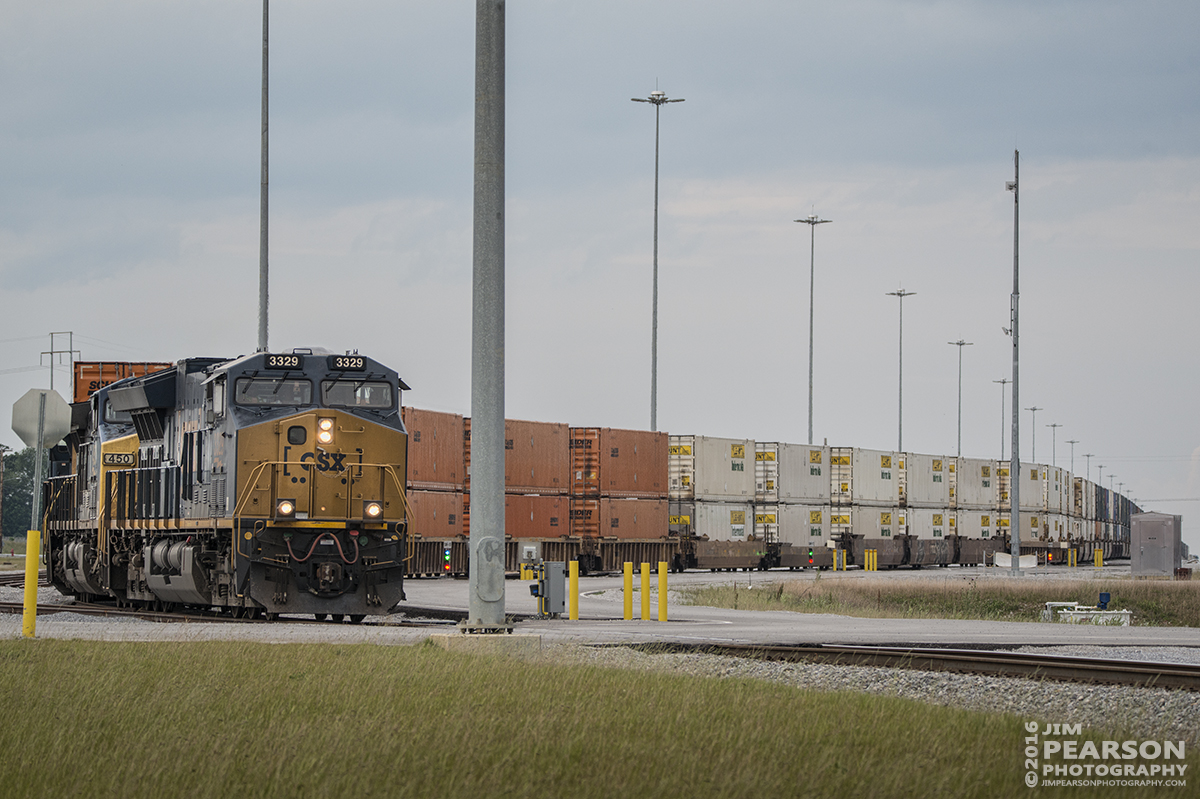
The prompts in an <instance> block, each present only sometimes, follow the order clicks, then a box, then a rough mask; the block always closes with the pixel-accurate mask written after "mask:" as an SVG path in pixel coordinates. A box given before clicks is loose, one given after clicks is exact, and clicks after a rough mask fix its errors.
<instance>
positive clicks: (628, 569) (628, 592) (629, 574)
mask: <svg viewBox="0 0 1200 799" xmlns="http://www.w3.org/2000/svg"><path fill="white" fill-rule="evenodd" d="M632 618H633V564H632V563H626V564H625V621H629V620H631V619H632Z"/></svg>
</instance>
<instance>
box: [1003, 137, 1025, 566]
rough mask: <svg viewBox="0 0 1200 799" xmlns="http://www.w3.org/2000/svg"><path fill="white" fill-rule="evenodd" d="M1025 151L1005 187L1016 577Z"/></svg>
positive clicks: (1010, 493) (1015, 161)
mask: <svg viewBox="0 0 1200 799" xmlns="http://www.w3.org/2000/svg"><path fill="white" fill-rule="evenodd" d="M1020 180H1021V152H1020V151H1019V150H1013V179H1012V180H1011V181H1009V182H1007V183H1005V184H1004V188H1005V189H1007V190H1008V191H1011V192H1012V193H1013V288H1012V296H1011V297H1010V298H1009V313H1010V316H1009V329H1008V333H1009V335H1010V336H1012V397H1013V398H1012V407H1013V421H1012V465H1011V466H1010V467H1009V474H1010V475H1012V480H1011V483H1010V485H1009V490H1008V496H1009V500H1010V506H1009V511H1010V513H1009V516H1010V518H1011V521H1010V526H1009V530H1011V531H1012V538H1011V540H1010V541H1009V547H1010V549H1009V552H1010V553H1011V554H1012V576H1013V577H1019V576H1020V575H1021V524H1020V519H1021V514H1020V508H1021V481H1020V480H1018V479H1016V478H1017V477H1019V476H1020V474H1021V413H1020V410H1019V409H1020V407H1021V404H1020V402H1021V401H1020V390H1019V389H1020V385H1019V378H1020V375H1021V357H1020V356H1021V346H1020V329H1019V325H1020V321H1021V316H1020V313H1019V311H1020V306H1021V281H1020V277H1021V269H1020V263H1021V262H1020V253H1021V249H1020V247H1019V244H1020V241H1021V238H1020V222H1021V192H1020Z"/></svg>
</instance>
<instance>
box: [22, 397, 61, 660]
mask: <svg viewBox="0 0 1200 799" xmlns="http://www.w3.org/2000/svg"><path fill="white" fill-rule="evenodd" d="M12 429H13V432H14V433H16V434H17V435H18V436H20V437H21V440H22V441H24V442H25V445H26V446H28V447H33V449H34V460H33V464H34V466H33V497H32V499H33V501H32V502H31V503H30V505H31V506H32V507H31V508H30V520H29V535H28V537H27V538H26V540H25V616H24V620H23V624H22V625H21V628H22V630H21V631H22V633H23V634H24V635H25V637H26V638H33V637H34V631H35V626H36V624H37V574H38V551H39V550H40V549H41V531H42V526H41V524H40V523H39V522H40V519H41V504H42V502H41V500H42V451H43V450H44V449H45V448H46V447H47V446H54V445H55V444H57V443H58V442H59V441H61V440H62V437H63V436H65V435H66V434H67V433H69V432H71V406H69V405H67V402H66V400H64V399H63V398H62V397H60V396H59V395H58V393H57V392H56V391H53V390H50V389H42V388H34V389H30V390H29V391H28V392H26V394H25V396H23V397H21V398H20V399H19V400H17V401H16V402H15V403H13V417H12Z"/></svg>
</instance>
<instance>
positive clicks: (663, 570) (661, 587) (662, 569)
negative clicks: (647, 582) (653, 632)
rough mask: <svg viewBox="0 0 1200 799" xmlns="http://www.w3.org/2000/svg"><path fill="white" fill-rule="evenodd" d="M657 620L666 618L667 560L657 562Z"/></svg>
mask: <svg viewBox="0 0 1200 799" xmlns="http://www.w3.org/2000/svg"><path fill="white" fill-rule="evenodd" d="M658 620H659V621H666V620H667V562H666V561H665V560H660V561H659V562H658Z"/></svg>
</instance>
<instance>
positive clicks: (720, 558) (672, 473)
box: [667, 436, 769, 568]
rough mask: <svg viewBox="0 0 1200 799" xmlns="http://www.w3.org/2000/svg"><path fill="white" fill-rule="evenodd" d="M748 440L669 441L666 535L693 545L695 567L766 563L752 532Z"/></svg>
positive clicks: (752, 482) (765, 550)
mask: <svg viewBox="0 0 1200 799" xmlns="http://www.w3.org/2000/svg"><path fill="white" fill-rule="evenodd" d="M755 451H756V449H755V443H754V440H753V439H742V438H713V437H710V436H671V438H670V459H669V471H668V483H667V490H668V496H669V498H670V503H671V504H670V511H671V519H670V521H671V531H672V533H673V534H675V535H678V536H679V537H680V538H682V539H686V540H690V541H692V542H694V559H695V565H697V566H699V567H700V568H736V567H738V566H745V565H746V564H747V563H755V564H757V563H760V562H767V559H768V556H769V547H768V542H766V541H762V540H759V539H758V538H757V536H756V535H755V532H754V526H755V518H754V511H755V463H756V461H755Z"/></svg>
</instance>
